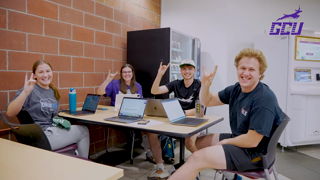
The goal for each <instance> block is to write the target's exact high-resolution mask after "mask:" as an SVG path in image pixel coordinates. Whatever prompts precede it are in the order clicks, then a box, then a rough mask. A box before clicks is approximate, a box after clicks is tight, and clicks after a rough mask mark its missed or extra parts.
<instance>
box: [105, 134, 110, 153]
mask: <svg viewBox="0 0 320 180" xmlns="http://www.w3.org/2000/svg"><path fill="white" fill-rule="evenodd" d="M109 135H110V128H108V134H107V137H106V141H107V142H106V153H107V152H108V147H109V143H108V142H109V141H108V138H109Z"/></svg>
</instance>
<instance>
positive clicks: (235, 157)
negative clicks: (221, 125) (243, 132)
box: [219, 133, 263, 172]
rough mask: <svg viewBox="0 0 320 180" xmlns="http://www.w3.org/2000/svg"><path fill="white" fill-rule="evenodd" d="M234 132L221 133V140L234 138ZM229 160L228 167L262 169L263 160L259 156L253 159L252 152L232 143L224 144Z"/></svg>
mask: <svg viewBox="0 0 320 180" xmlns="http://www.w3.org/2000/svg"><path fill="white" fill-rule="evenodd" d="M233 137H234V136H233V135H232V134H228V133H221V134H220V137H219V141H222V140H224V139H229V138H233ZM222 147H223V150H224V153H225V156H226V162H227V169H228V170H234V171H239V172H243V171H250V170H262V171H263V166H262V161H261V159H259V158H255V159H252V157H251V155H250V153H249V152H248V150H247V149H246V148H240V147H237V146H234V145H231V144H224V145H222Z"/></svg>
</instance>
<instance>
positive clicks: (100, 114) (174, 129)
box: [59, 105, 223, 137]
mask: <svg viewBox="0 0 320 180" xmlns="http://www.w3.org/2000/svg"><path fill="white" fill-rule="evenodd" d="M99 107H102V108H108V110H97V111H96V113H95V114H92V115H85V116H73V115H70V114H67V113H63V112H60V113H59V116H61V117H64V118H67V119H69V118H70V119H71V120H72V119H74V120H77V121H80V122H84V123H92V124H101V125H108V126H117V127H123V128H131V129H137V130H141V131H146V132H154V133H161V132H165V134H166V135H169V136H170V135H171V136H175V137H190V136H191V135H193V134H195V133H197V132H200V131H202V130H204V129H207V128H209V127H210V126H212V125H214V124H216V123H218V122H220V121H222V120H223V117H218V116H207V115H206V116H204V118H205V119H209V120H208V121H207V122H205V123H203V124H201V125H199V126H197V127H191V126H179V125H172V124H170V122H169V120H168V118H162V117H152V116H145V117H144V119H152V120H156V121H161V122H163V124H158V125H153V126H143V125H141V126H139V127H137V126H132V125H131V124H126V123H118V122H112V121H106V120H104V119H105V118H109V117H113V116H118V111H114V110H113V109H114V107H111V106H101V105H99ZM80 109H81V108H80ZM80 109H79V110H80Z"/></svg>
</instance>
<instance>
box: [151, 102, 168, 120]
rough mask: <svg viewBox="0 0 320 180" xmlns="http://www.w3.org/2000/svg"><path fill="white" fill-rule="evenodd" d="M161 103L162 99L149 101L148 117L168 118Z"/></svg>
mask: <svg viewBox="0 0 320 180" xmlns="http://www.w3.org/2000/svg"><path fill="white" fill-rule="evenodd" d="M161 101H162V99H148V104H147V107H146V115H147V116H156V117H167V114H166V112H165V111H164V109H163V106H162V103H161Z"/></svg>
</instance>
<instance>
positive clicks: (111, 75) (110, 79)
mask: <svg viewBox="0 0 320 180" xmlns="http://www.w3.org/2000/svg"><path fill="white" fill-rule="evenodd" d="M117 74H118V71H117V72H115V73H113V74H111V73H110V70H109V73H108V77H107V80H108V81H112V79H113V78H114V77H115V76H116V75H117Z"/></svg>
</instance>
